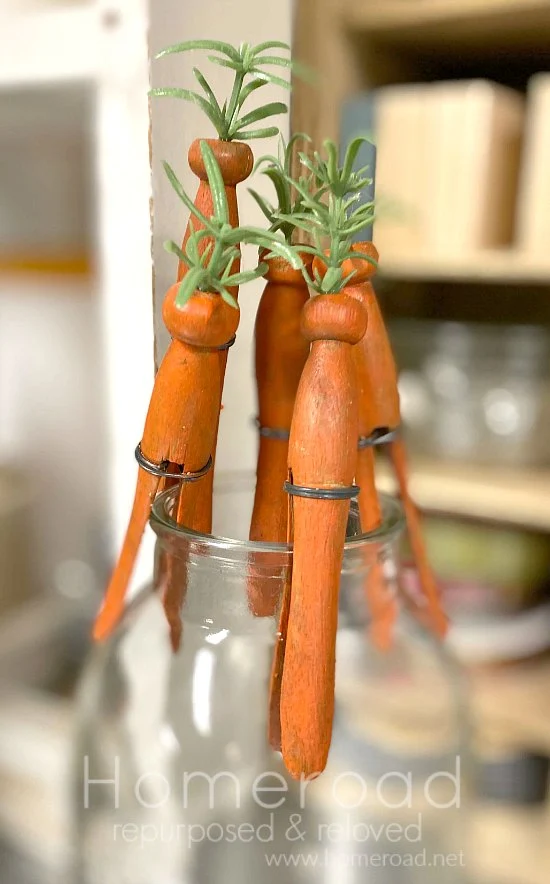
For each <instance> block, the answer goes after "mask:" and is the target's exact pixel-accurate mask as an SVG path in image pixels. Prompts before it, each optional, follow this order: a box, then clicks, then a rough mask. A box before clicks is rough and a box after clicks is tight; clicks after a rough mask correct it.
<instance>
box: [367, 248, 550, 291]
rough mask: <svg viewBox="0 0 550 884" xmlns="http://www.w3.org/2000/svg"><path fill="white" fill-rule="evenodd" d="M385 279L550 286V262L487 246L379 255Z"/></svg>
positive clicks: (382, 275)
mask: <svg viewBox="0 0 550 884" xmlns="http://www.w3.org/2000/svg"><path fill="white" fill-rule="evenodd" d="M379 276H380V277H381V278H382V279H397V280H399V279H401V280H409V281H418V280H424V281H432V280H433V281H441V282H457V283H469V282H486V283H495V284H510V283H517V284H522V283H525V284H527V285H537V286H539V285H540V286H548V287H550V263H549V262H548V261H541V260H540V259H533V258H532V257H531V256H529V255H524V254H522V253H519V252H518V253H515V252H512V251H511V250H510V251H504V250H496V249H495V250H493V251H489V250H487V251H486V252H484V253H483V254H480V253H474V254H472V255H470V256H469V255H464V256H460V257H456V256H454V255H452V256H450V257H448V258H446V257H440V256H436V257H430V256H423V255H418V256H411V257H406V258H390V259H388V260H386V261H385V260H384V258H383V256H382V257H381V259H380V267H379Z"/></svg>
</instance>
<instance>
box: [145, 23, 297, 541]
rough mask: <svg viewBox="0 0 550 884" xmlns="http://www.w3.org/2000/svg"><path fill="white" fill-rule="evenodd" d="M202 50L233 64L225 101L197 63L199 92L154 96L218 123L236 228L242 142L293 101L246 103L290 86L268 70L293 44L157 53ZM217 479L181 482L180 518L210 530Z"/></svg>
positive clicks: (194, 152) (200, 44)
mask: <svg viewBox="0 0 550 884" xmlns="http://www.w3.org/2000/svg"><path fill="white" fill-rule="evenodd" d="M197 50H200V51H206V52H207V53H208V59H209V61H210V62H212V63H214V64H216V65H222V66H223V67H226V68H227V67H229V68H231V69H232V70H233V71H234V81H233V88H232V90H231V94H230V96H228V98H227V99H226V100H225V101H224V102H223V103H220V102H219V101H218V99H217V98H216V95H215V93H214V90H213V89H212V87H211V85H210V84H209V82H208V80H207V79H206V77H205V76H204V74H203V73H202V72H201V71H200V70H198V68H193V74H194V76H195V79H196V80H197V83H198V86H199V88H200V91H199V92H195V91H193V90H189V89H181V88H171V87H170V88H166V87H161V88H158V89H153V90H152V91H151V95H153V96H155V97H168V98H178V99H183V100H184V101H190V102H192V103H193V104H195V105H197V106H198V107H200V108H201V110H202V111H203V113H204V114H205V116H206V117H207V118H208V119H209V121H210V122H211V124H212V125H213V126H214V128H215V130H216V133H217V136H218V137H217V139H208V141H207V143H208V145H209V147H210V149H211V151H212V153H213V154H214V156H215V158H216V160H217V163H218V166H219V168H220V171H221V178H222V180H223V186H224V189H225V201H226V204H227V213H226V221H227V223H228V224H230V225H231V226H232V227H238V225H239V213H238V206H237V193H236V186H237V184H238V183H239V182H241V181H244V180H245V179H246V178H248V176H249V175H250V173H251V171H252V167H253V162H254V160H253V155H252V151H251V149H250V147H249V146H248V144H245V143H243V142H245V141H249V140H251V139H255V138H267V137H270V136H273V135H278V134H279V130H278V128H277V127H276V126H267V127H265V126H264V127H263V128H260V129H255V128H254V125H255V124H256V123H258V122H260V121H265V120H267V119H268V118H270V117H272V116H275V115H278V114H285V113H287V112H288V106H287V105H286V104H285V103H284V102H280V101H275V102H270V103H268V104H264V105H261V106H260V107H257V108H255V109H253V110H251V111H245V110H244V105H245V103H246V102H247V100H248V99H249V98H250V96H251V95H252V94H254V93H256V92H257V90H259V89H261V88H262V87H263V86H266V85H267V84H269V83H271V84H276V85H278V86H283V87H284V88H287V89H290V82H289V80H288V79H284V78H283V77H280V76H278V75H276V74H273V73H271V71H270V70H269V68H271V67H274V66H275V67H276V68H278V69H279V70H280V69H281V68H283V69H286V70H287V71H291V70H292V69H293V63H292V61H291V60H290V58H289V57H288V55H285V54H283V55H280V54H275V55H274V54H273V52H283V53H290V47H289V45H288V44H287V43H282V42H280V41H276V40H270V41H267V42H264V43H260V44H259V45H257V46H251V45H249V44H248V43H243V44H241V46H240V47H239V48H238V49H237V48H235V47H234V46H231V45H230V44H229V43H226V42H223V41H218V40H189V41H185V42H183V43H177V44H175V45H174V46H169V47H168V48H166V49H164V50H162V51H161V52H160V53H159V54H158V55H157V58H163V57H166V56H168V55H173V54H178V53H184V52H193V51H197ZM270 53H271V54H270ZM201 144H202V142H201V141H199V140H197V141H195V142H193V144H192V145H191V148H190V150H189V157H188V158H189V165H190V167H191V169H192V170H193V172H194V173H195V174H196V175H197V177H198V178H199V179H200V184H199V188H198V191H197V195H196V197H195V207H196V208H197V209H198V210H199V212H200V213H201V214H202V215H203V216H206V217H208V218H209V217H211V216H212V215H214V213H215V205H214V198H213V193H212V189H211V185H210V180H209V175H208V171H207V168H206V166H205V163H204V160H203V156H202V151H201ZM193 222H194V219H193ZM201 224H202V222H200V221H199V226H201ZM189 234H190V227H188V228H187V231H186V234H185V237H184V241H183V248H185V245H186V242H187V239H188V237H189ZM211 242H212V240H208V239H205V240H204V241H203V243H202V248H203V249H208V248H209V247H210V243H211ZM239 268H240V252H239V253H238V254H237V255H236V257H235V259H234V262H233V265H232V268H231V272H232V273H233V274H238V272H239ZM186 272H187V269H186V264H185V262H184V261H182V260H180V263H179V266H178V279H182V277H183V276H184V275H185V273H186ZM229 291H230V292H231V294H232V295H233V297H234V298H237V296H238V285H233V286H232V287H230V288H229ZM220 364H221V365H220V367H221V386H222V392H223V383H224V379H225V369H226V365H227V350H225V351H222V352H220ZM216 439H217V430H216ZM214 461H215V450H214ZM212 483H213V470H211V471H210V472H209V473H208V475H206V476H205V477H204V479H203V480H202V481H200V482H197V483H195V484H193V485H185V486H182V487H181V489H180V493H179V499H178V506H177V520H178V522H180V523H181V524H185V525H187V526H188V527H191V528H193V529H195V530H197V531H203V532H206V533H209V532H210V531H211V529H212Z"/></svg>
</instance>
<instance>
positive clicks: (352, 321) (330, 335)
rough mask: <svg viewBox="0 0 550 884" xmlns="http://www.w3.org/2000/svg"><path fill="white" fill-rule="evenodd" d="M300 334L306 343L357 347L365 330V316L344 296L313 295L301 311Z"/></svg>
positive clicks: (356, 303)
mask: <svg viewBox="0 0 550 884" xmlns="http://www.w3.org/2000/svg"><path fill="white" fill-rule="evenodd" d="M301 330H302V334H303V335H304V337H305V338H306V340H308V341H342V342H344V343H346V344H357V343H359V341H360V340H361V338H362V337H363V335H364V334H365V332H366V330H367V313H366V311H365V309H364V307H363V305H362V304H360V303H359V301H356V300H355V299H354V298H350V297H349V296H348V295H345V294H343V293H340V294H338V295H316V296H315V297H314V298H310V300H309V301H308V302H307V303H306V304H305V306H304V309H303V311H302V322H301Z"/></svg>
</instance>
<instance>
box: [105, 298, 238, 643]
mask: <svg viewBox="0 0 550 884" xmlns="http://www.w3.org/2000/svg"><path fill="white" fill-rule="evenodd" d="M178 292H179V286H178V285H177V284H176V285H174V286H172V287H171V288H170V289H169V290H168V293H167V295H166V297H165V300H164V308H163V319H164V322H165V324H166V327H167V329H168V331H169V332H170V334H171V335H172V338H173V340H172V343H171V344H170V346H169V348H168V351H167V353H166V356H165V357H164V359H163V361H162V363H161V365H160V368H159V370H158V373H157V376H156V379H155V385H154V389H153V394H152V397H151V403H150V405H149V410H148V413H147V418H146V421H145V428H144V431H143V438H142V441H141V444H140V452H139V453H140V456H141V465H140V469H139V473H138V481H137V486H136V494H135V498H134V504H133V507H132V513H131V516H130V521H129V524H128V530H127V533H126V537H125V540H124V544H123V547H122V551H121V553H120V557H119V560H118V563H117V565H116V567H115V570H114V572H113V575H112V577H111V581H110V583H109V586H108V588H107V592H106V595H105V601H104V604H103V607H102V609H101V611H100V613H99V615H98V617H97V620H96V623H95V627H94V638H95V639H97V640H101V639H104V638H106V637H107V636H108V635H110V633H111V632H112V631H113V629H114V628H115V626H116V625H117V623H118V621H119V620H120V618H121V616H122V613H123V610H124V600H125V595H126V589H127V586H128V582H129V580H130V577H131V574H132V570H133V567H134V563H135V560H136V556H137V553H138V550H139V546H140V543H141V538H142V535H143V532H144V530H145V526H146V524H147V520H148V519H149V514H150V511H151V505H152V503H153V500H154V498H155V495H156V493H157V489H158V485H159V481H160V476H161V475H162V472H163V468H164V466H165V465H166V464H167V463H170V464H178V465H179V467H180V470H179V471H180V472H181V473H182V474H184V473H187V474H192V473H195V474H196V473H199V472H201V471H203V470H205V469H206V468H207V467H208V465H209V460H210V458H211V454H212V449H213V445H214V431H215V427H216V419H217V414H218V412H219V405H220V402H219V397H220V376H219V372H220V368H219V358H218V349H217V348H218V347H219V346H221V345H222V344H224V343H225V342H226V341H227V340H228V339H230V338H231V337H232V335H233V334H234V333H235V331H236V328H237V325H238V321H239V313H238V310H236V309H232V308H231V307H230V306H229V305H227V304H225V303H224V301H223V300H222V298H221V297H220V296H219V295H218V294H216V293H211V292H198V291H197V292H196V293H195V295H194V296H193V297H192V298H190V300H188V301H187V303H186V304H185V305H184V306H183V308H180V307H178V306H177V303H176V302H177V297H178ZM210 463H211V461H210ZM148 465H149V469H150V470H151V471H149V469H148ZM155 468H156V470H157V471H158V472H157V473H156V474H155V473H154V472H152V470H153V469H155ZM182 478H184V476H183V475H182Z"/></svg>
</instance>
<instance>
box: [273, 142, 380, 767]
mask: <svg viewBox="0 0 550 884" xmlns="http://www.w3.org/2000/svg"><path fill="white" fill-rule="evenodd" d="M361 143H362V140H358V141H357V143H354V144H353V145H352V146H350V149H349V151H348V154H347V156H346V158H345V160H344V165H343V167H342V168H339V167H338V165H337V160H336V157H337V151H336V146H335V145H334V144H332V143H331V142H326V143H325V146H326V149H327V160H326V161H325V160H323V159H321V157H320V156H319V155H318V154H315V155H314V158H313V160H309V159H306V158H303V162H304V163H306V165H307V164H309V165H308V169H309V171H310V172H311V175H312V178H313V180H314V181H315V182H316V184H317V187H318V189H317V193H316V194H314V195H312V194H311V193H310V191H309V189H308V188H307V186H305V185H304V183H303V182H301V181H298V182H293V184H294V186H295V187H296V189H297V191H298V193H299V194H300V195H301V197H302V200H303V209H302V210H301V211H300V212H297V213H293V214H292V215H289V214H286V213H284V214H281V215H280V217H281V220H283V221H290V222H292V223H293V224H294V225H295V226H296V227H297V228H298V229H301V230H304V231H305V232H306V233H307V234H308V235H310V236H311V237H312V238H313V240H314V242H315V245H314V246H307V247H304V251H306V252H307V253H309V254H311V255H312V256H314V260H313V264H312V272H313V275H312V276H310V273H309V271H308V269H307V268H305V267H304V269H303V273H304V277H305V279H306V281H307V283H308V285H309V286H310V287H311V288H312V289H314V290H315V291H317V292H318V296H316V297H314V298H312V299H311V300H309V301H308V302H307V303H306V305H305V306H304V308H303V311H302V325H301V327H302V333H303V334H304V336H305V337H306V339H307V340H308V341H310V342H311V343H312V347H311V351H310V354H309V357H308V359H307V362H306V365H305V368H304V371H303V373H302V377H301V379H300V384H299V387H298V392H297V395H296V402H295V407H294V414H293V418H292V425H291V431H290V442H289V454H288V469H289V483H287V491H288V492H289V494H290V495H291V497H292V526H293V539H294V554H293V564H292V582H291V587H290V591H289V593H288V597H287V599H286V600H285V604H284V605H283V612H282V615H281V622H280V627H279V628H280V633H281V641H280V642H279V645H278V648H277V658H276V662H275V665H274V670H273V677H272V683H271V690H272V697H271V722H270V728H271V735H272V739H273V740H275V739H276V736H277V727H276V704H277V700H278V687H279V681H280V728H281V746H282V752H283V759H284V762H285V765H286V767H287V769H288V770H289V772H290V773H291V774H292V776H294V777H300V776H302V775H305V776H315V775H317V774H319V773H320V772H321V771H322V770H323V769H324V767H325V764H326V760H327V756H328V751H329V747H330V741H331V734H332V718H333V711H334V666H335V646H336V627H337V618H338V591H339V584H340V570H341V565H342V557H343V551H344V542H345V535H346V526H347V520H348V513H349V505H350V499H351V497H352V496H354V495H356V493H357V490H358V489H357V488H356V487H355V486H354V485H353V479H354V475H355V470H356V462H357V436H358V419H359V415H358V384H357V374H356V369H355V364H354V359H353V346H354V345H356V344H357V343H358V342H359V341H360V340H361V338H362V337H363V335H364V333H365V329H366V326H367V317H366V313H365V311H364V308H363V306H362V304H361V303H360V302H358V301H357V300H355V299H354V298H351V297H349V296H348V295H347V294H346V293H345V291H342V290H343V289H344V287H345V285H346V284H347V283H349V282H350V280H351V278H352V277H353V275H354V274H355V270H353V271H352V273H351V274H349V275H348V276H346V275H344V273H343V270H342V268H343V265H344V262H345V261H346V260H347V259H349V258H350V257H352V256H354V255H356V253H355V252H352V251H351V236H352V233H353V231H354V229H355V227H356V226H357V225H358V224H359V222H360V221H361V224H364V223H365V218H367V219H368V218H370V217H371V215H372V208H371V207H370V206H362V207H359V208H355V209H353V206H354V203H355V202H356V198H355V196H354V197H353V198H352V199H351V200H350V199H347V194H349V192H350V191H352V190H354V188H355V189H359V187H362V179H361V180H360V179H359V178H357V177H356V176H355V173H353V171H352V166H353V161H354V159H355V156H356V154H357V150H358V148H359V146H360V144H361ZM300 156H301V157H303V154H301V155H300ZM289 178H290V176H289ZM290 180H291V179H290ZM325 197H327V199H326V200H325V199H324V198H325ZM326 236H330V238H331V247H330V250H329V252H328V254H327V255H326V256H325V253H324V250H323V249H322V240H323V237H326ZM357 256H358V255H357ZM367 259H368V260H370V259H369V258H368V256H367ZM312 550H314V555H312ZM281 671H282V675H280V672H281Z"/></svg>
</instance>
